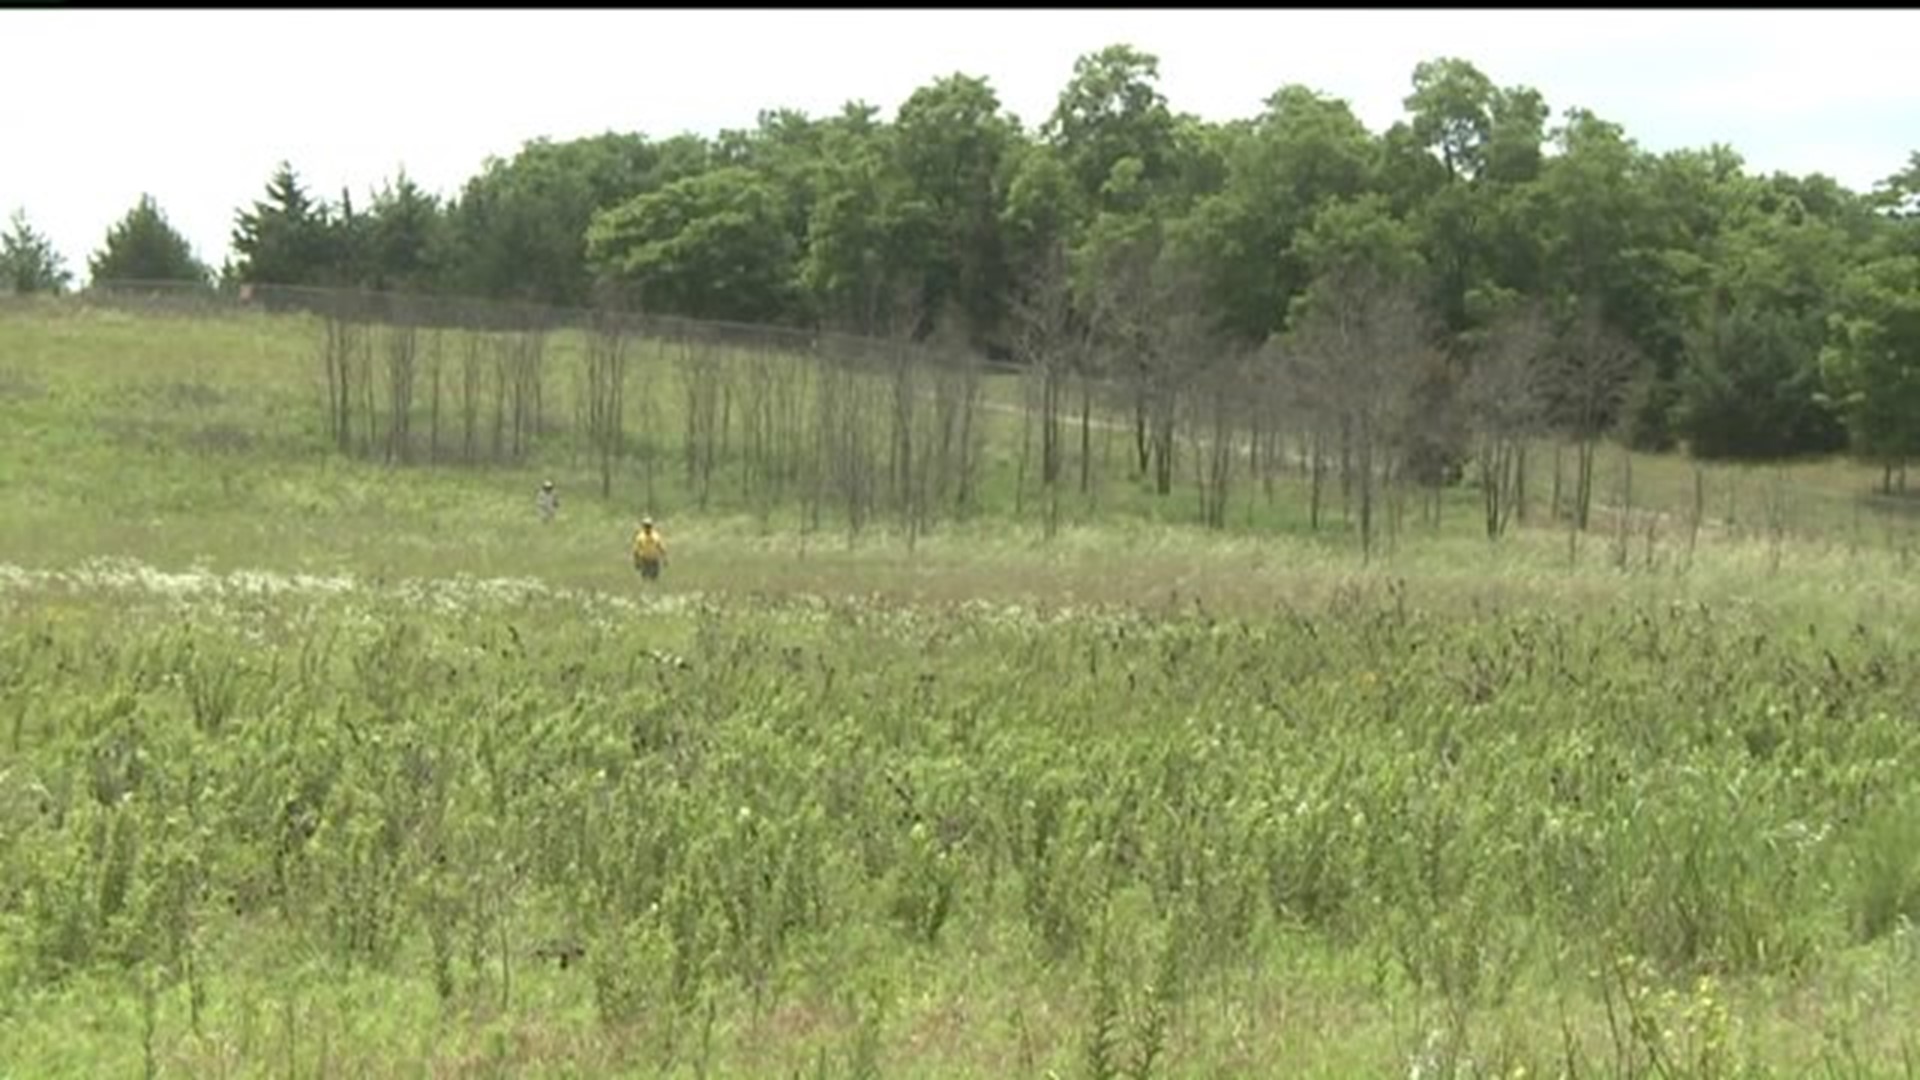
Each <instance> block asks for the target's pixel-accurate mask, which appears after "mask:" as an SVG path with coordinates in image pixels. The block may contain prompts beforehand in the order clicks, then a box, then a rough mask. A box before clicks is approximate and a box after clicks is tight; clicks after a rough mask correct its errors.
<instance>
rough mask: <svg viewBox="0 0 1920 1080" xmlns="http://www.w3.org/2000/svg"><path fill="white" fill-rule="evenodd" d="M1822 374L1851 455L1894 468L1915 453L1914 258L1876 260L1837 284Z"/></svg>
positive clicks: (1917, 336)
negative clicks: (1849, 446)
mask: <svg viewBox="0 0 1920 1080" xmlns="http://www.w3.org/2000/svg"><path fill="white" fill-rule="evenodd" d="M1821 374H1822V376H1823V378H1824V382H1825V384H1826V387H1827V394H1828V398H1829V400H1831V401H1832V402H1833V404H1834V405H1835V407H1836V408H1837V409H1838V411H1839V414H1840V416H1841V418H1842V419H1843V420H1844V421H1845V423H1846V425H1847V432H1848V434H1849V436H1851V439H1852V446H1853V451H1854V453H1856V454H1858V455H1860V456H1861V457H1863V458H1866V459H1868V460H1871V461H1876V462H1879V463H1881V464H1883V465H1885V466H1886V467H1887V474H1886V476H1887V486H1888V487H1891V486H1892V479H1893V470H1894V468H1895V467H1896V466H1897V467H1901V468H1902V470H1903V471H1904V466H1905V465H1906V463H1907V462H1908V461H1910V460H1911V459H1912V458H1913V457H1914V456H1915V455H1916V454H1920V259H1917V258H1914V257H1912V256H1907V255H1897V256H1892V257H1889V258H1884V259H1878V260H1875V261H1874V262H1871V263H1869V264H1867V265H1865V266H1862V267H1860V268H1858V269H1857V270H1855V271H1853V272H1852V273H1850V274H1849V275H1848V276H1847V277H1846V278H1845V279H1844V281H1843V282H1842V284H1841V287H1840V291H1839V297H1838V303H1837V305H1836V311H1835V313H1834V315H1833V317H1832V325H1831V329H1830V337H1829V343H1828V346H1827V348H1826V349H1825V350H1824V351H1823V352H1822V354H1821Z"/></svg>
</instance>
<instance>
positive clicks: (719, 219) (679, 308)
mask: <svg viewBox="0 0 1920 1080" xmlns="http://www.w3.org/2000/svg"><path fill="white" fill-rule="evenodd" d="M588 245H589V249H588V250H589V258H590V259H591V260H592V262H593V264H594V265H595V266H597V267H598V268H599V272H600V273H601V274H603V275H604V276H606V277H607V278H610V279H613V280H617V281H619V282H622V283H626V284H630V285H632V286H634V287H635V288H636V289H638V291H639V296H640V302H641V303H642V304H643V305H646V306H649V307H655V306H657V307H658V308H659V309H660V310H665V311H672V312H676V313H679V314H683V315H691V316H694V317H697V318H707V319H725V320H731V321H736V322H775V321H779V320H780V318H781V316H782V315H783V314H784V313H785V312H786V311H787V310H788V309H789V307H790V305H791V304H792V303H793V293H794V256H795V252H794V247H793V243H792V238H791V236H790V234H789V233H788V231H787V229H786V227H785V225H784V224H783V222H782V220H781V213H780V205H779V199H778V196H777V194H776V192H775V191H774V190H773V188H772V187H771V186H770V185H769V184H768V183H767V182H766V180H765V179H764V178H762V177H761V176H759V175H758V174H756V173H755V172H753V171H752V170H750V169H746V168H742V167H739V166H731V167H726V168H721V169H715V170H713V171H712V172H707V173H703V174H701V175H699V176H693V177H688V178H687V179H684V180H679V181H676V182H674V183H672V184H669V185H667V186H666V187H665V188H663V189H661V190H660V191H657V192H655V193H653V194H650V195H642V196H639V197H637V198H635V199H634V200H633V201H631V202H628V203H623V204H621V205H619V206H616V207H615V208H613V209H612V210H609V211H607V212H606V213H604V214H603V215H601V216H599V217H598V218H596V219H595V221H594V223H593V227H592V228H591V229H590V230H589V232H588Z"/></svg>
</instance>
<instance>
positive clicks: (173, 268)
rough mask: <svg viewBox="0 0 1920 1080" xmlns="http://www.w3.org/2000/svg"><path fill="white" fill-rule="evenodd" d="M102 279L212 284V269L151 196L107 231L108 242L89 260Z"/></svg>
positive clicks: (92, 271) (93, 273)
mask: <svg viewBox="0 0 1920 1080" xmlns="http://www.w3.org/2000/svg"><path fill="white" fill-rule="evenodd" d="M87 270H88V273H89V274H90V275H91V276H92V278H93V280H94V281H96V282H100V281H173V282H192V283H194V284H209V283H211V278H212V272H211V271H210V270H208V269H207V267H206V265H205V264H204V263H202V262H201V261H200V260H199V259H198V258H196V257H195V256H194V254H193V247H192V245H191V244H189V243H187V238H186V237H184V236H181V235H180V233H179V232H178V231H177V230H175V229H174V227H173V226H172V225H171V224H169V223H168V222H167V218H166V215H165V214H164V213H162V212H161V210H160V206H159V204H158V203H156V202H154V201H153V197H152V196H151V195H142V196H140V201H139V202H137V203H135V204H134V207H133V209H131V210H129V211H127V215H126V216H125V217H123V218H121V219H120V220H119V222H117V223H116V224H115V225H114V226H113V227H112V228H110V229H108V230H107V238H106V241H105V242H104V243H103V244H102V245H101V247H100V249H99V250H98V251H96V252H94V254H93V257H92V258H91V259H89V260H88V262H87Z"/></svg>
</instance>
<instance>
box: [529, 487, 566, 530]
mask: <svg viewBox="0 0 1920 1080" xmlns="http://www.w3.org/2000/svg"><path fill="white" fill-rule="evenodd" d="M534 505H535V506H536V507H538V508H539V510H540V520H541V521H543V522H548V521H552V520H553V515H555V514H558V513H559V512H560V492H559V491H557V490H555V488H554V486H553V481H551V480H549V481H547V482H546V483H544V484H541V485H540V494H539V495H537V496H535V498H534Z"/></svg>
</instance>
